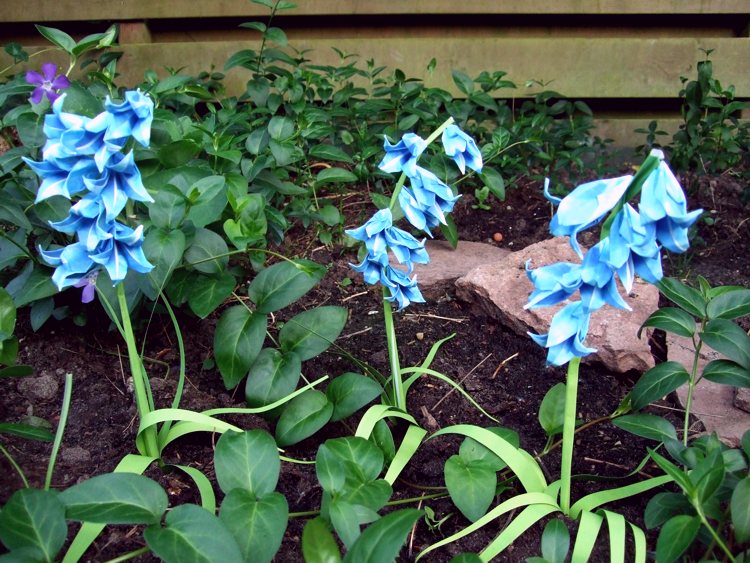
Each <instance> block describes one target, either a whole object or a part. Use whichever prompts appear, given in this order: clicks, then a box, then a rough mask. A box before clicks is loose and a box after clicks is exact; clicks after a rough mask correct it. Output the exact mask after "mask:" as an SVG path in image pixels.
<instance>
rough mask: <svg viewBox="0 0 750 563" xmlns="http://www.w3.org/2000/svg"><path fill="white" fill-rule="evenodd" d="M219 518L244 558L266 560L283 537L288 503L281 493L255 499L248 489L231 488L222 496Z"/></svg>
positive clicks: (261, 562)
mask: <svg viewBox="0 0 750 563" xmlns="http://www.w3.org/2000/svg"><path fill="white" fill-rule="evenodd" d="M219 519H220V520H221V521H222V522H223V523H224V525H225V526H226V527H227V529H228V530H229V531H230V532H231V534H232V536H234V539H235V541H236V542H237V545H238V546H239V548H240V551H242V555H243V559H244V560H245V561H253V562H255V561H257V562H258V563H269V562H270V561H272V560H273V556H274V555H275V554H276V552H277V551H278V550H279V547H280V546H281V540H282V539H284V532H285V531H286V526H287V522H288V520H289V506H288V504H287V501H286V497H284V495H282V494H281V493H269V494H267V495H264V496H263V497H262V498H259V499H258V498H256V496H255V495H253V494H252V493H250V492H249V491H246V490H243V489H234V490H232V491H230V492H229V493H228V494H227V495H226V496H225V497H224V500H223V501H222V503H221V510H220V512H219Z"/></svg>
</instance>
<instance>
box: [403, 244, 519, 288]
mask: <svg viewBox="0 0 750 563" xmlns="http://www.w3.org/2000/svg"><path fill="white" fill-rule="evenodd" d="M425 248H426V249H427V253H428V254H429V255H430V263H429V264H415V267H414V273H415V274H416V275H417V281H418V282H419V288H420V289H421V290H422V293H423V294H425V296H429V295H433V294H437V293H439V292H441V291H443V290H445V289H446V288H448V287H451V286H452V285H453V283H454V282H455V281H456V280H457V279H458V278H460V277H461V276H464V275H466V274H467V273H469V272H470V271H471V270H472V269H474V268H476V267H477V266H481V265H482V264H488V263H493V262H497V261H499V260H502V259H503V258H505V257H506V256H508V254H510V250H506V249H505V248H500V247H497V246H494V245H492V244H486V243H483V242H468V241H459V243H458V246H457V247H456V249H455V250H454V248H453V247H452V246H451V245H450V243H448V242H446V241H442V240H428V241H427V243H426V244H425ZM393 262H395V260H394V259H392V260H391V263H393Z"/></svg>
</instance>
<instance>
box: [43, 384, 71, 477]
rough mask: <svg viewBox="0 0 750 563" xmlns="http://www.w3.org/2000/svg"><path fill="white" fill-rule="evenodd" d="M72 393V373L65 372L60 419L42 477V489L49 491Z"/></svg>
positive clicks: (66, 422)
mask: <svg viewBox="0 0 750 563" xmlns="http://www.w3.org/2000/svg"><path fill="white" fill-rule="evenodd" d="M72 394H73V374H72V373H66V374H65V389H64V390H63V402H62V408H61V409H60V421H59V422H58V423H57V431H56V432H55V441H54V442H53V443H52V453H51V454H50V456H49V462H48V463H47V475H46V477H45V478H44V490H45V491H49V488H50V486H51V485H52V472H53V471H54V470H55V462H56V461H57V452H58V451H59V450H60V444H61V443H62V437H63V433H64V432H65V426H67V424H68V411H69V410H70V397H71V395H72Z"/></svg>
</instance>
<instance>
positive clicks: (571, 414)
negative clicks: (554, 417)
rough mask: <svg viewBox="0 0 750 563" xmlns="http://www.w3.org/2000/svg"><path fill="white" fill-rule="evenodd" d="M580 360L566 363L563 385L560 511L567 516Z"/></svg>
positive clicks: (576, 359)
mask: <svg viewBox="0 0 750 563" xmlns="http://www.w3.org/2000/svg"><path fill="white" fill-rule="evenodd" d="M580 365H581V358H579V357H578V356H576V357H574V358H573V359H572V360H570V362H568V378H567V381H566V383H565V414H564V418H563V438H562V460H561V461H560V481H561V487H560V509H561V510H562V512H563V514H565V515H567V514H568V512H569V510H570V476H571V468H572V465H573V439H574V438H575V431H576V407H577V402H578V401H577V399H578V367H579V366H580Z"/></svg>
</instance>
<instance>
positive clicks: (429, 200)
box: [346, 124, 482, 310]
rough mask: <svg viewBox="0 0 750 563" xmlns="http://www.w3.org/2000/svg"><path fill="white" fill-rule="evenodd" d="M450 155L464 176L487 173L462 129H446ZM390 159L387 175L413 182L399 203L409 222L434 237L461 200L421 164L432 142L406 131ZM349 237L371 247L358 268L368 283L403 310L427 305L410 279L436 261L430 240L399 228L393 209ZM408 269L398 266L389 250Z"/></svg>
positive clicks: (384, 166)
mask: <svg viewBox="0 0 750 563" xmlns="http://www.w3.org/2000/svg"><path fill="white" fill-rule="evenodd" d="M442 141H443V148H444V150H445V153H446V154H447V155H448V156H449V157H451V158H452V159H453V160H454V161H455V162H456V164H457V165H458V167H459V169H460V170H461V172H462V173H463V172H465V171H466V166H468V167H469V168H471V169H472V170H475V171H477V172H479V171H481V169H482V155H481V153H480V151H479V149H478V148H477V145H476V143H475V142H474V140H473V139H472V138H471V137H469V136H468V135H467V134H466V133H464V132H463V131H462V130H461V129H460V128H459V127H458V126H456V125H453V124H451V125H449V126H448V127H446V128H445V130H444V131H443V137H442ZM384 148H385V157H384V158H383V160H382V161H381V162H380V164H379V165H378V167H379V168H380V169H381V170H382V171H383V172H391V173H397V172H401V173H403V174H404V175H405V176H406V178H408V180H409V184H410V185H409V186H406V185H404V186H403V187H402V188H401V190H400V191H399V193H398V203H399V205H400V206H401V209H402V211H403V213H404V216H405V217H406V219H407V220H408V221H409V223H411V225H412V226H414V227H415V228H417V229H419V230H421V231H424V232H425V233H427V234H428V235H429V236H432V233H431V232H430V229H431V228H434V227H436V226H438V225H440V224H443V225H444V224H446V219H445V215H446V213H450V212H451V211H452V210H453V206H454V204H455V202H456V200H458V197H459V196H456V195H454V193H453V190H451V188H450V187H449V186H448V185H446V184H445V182H443V181H442V180H440V178H438V177H437V176H436V175H435V174H433V173H432V172H430V171H429V170H427V169H425V168H422V167H421V166H419V165H418V164H417V160H418V159H419V157H420V155H421V154H422V153H423V152H424V150H425V149H426V148H427V141H425V140H424V139H422V138H421V137H420V136H419V135H416V134H415V133H406V134H405V135H404V136H403V137H402V138H401V140H400V141H399V142H398V143H396V144H395V145H394V144H392V143H391V142H390V141H389V140H388V139H387V138H386V139H385V143H384ZM346 233H347V234H348V235H349V236H351V237H352V238H354V239H356V240H360V241H362V242H364V243H365V248H366V250H367V255H366V256H365V258H364V260H362V262H361V263H360V264H358V265H352V268H353V269H354V270H355V271H357V272H360V273H361V274H362V275H363V277H364V280H365V283H368V284H376V283H380V284H381V285H382V286H383V287H385V288H387V289H388V294H387V295H386V296H385V298H386V299H387V300H389V301H395V302H397V303H398V308H399V310H401V309H403V308H404V307H406V306H408V305H409V304H410V303H412V302H415V303H423V302H424V297H423V296H422V293H421V292H420V291H419V287H418V286H417V280H416V276H413V277H410V276H411V274H412V272H413V270H414V264H415V263H416V264H426V263H428V262H429V260H430V258H429V256H428V255H427V251H426V250H425V246H424V240H422V241H420V240H417V239H416V238H415V237H414V236H412V235H411V234H409V233H408V232H406V231H404V230H402V229H399V228H398V227H394V226H393V214H392V213H391V210H390V208H386V209H381V210H380V211H378V212H377V213H375V214H374V215H373V216H372V217H371V218H370V219H369V220H368V221H367V222H366V223H365V224H364V225H362V226H361V227H358V228H356V229H348V230H347V231H346ZM389 249H390V250H391V252H392V253H393V255H394V256H395V257H396V260H397V261H398V263H399V264H401V265H402V266H403V267H404V269H401V268H394V267H393V266H392V265H391V263H390V258H389V255H388V250H389Z"/></svg>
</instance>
